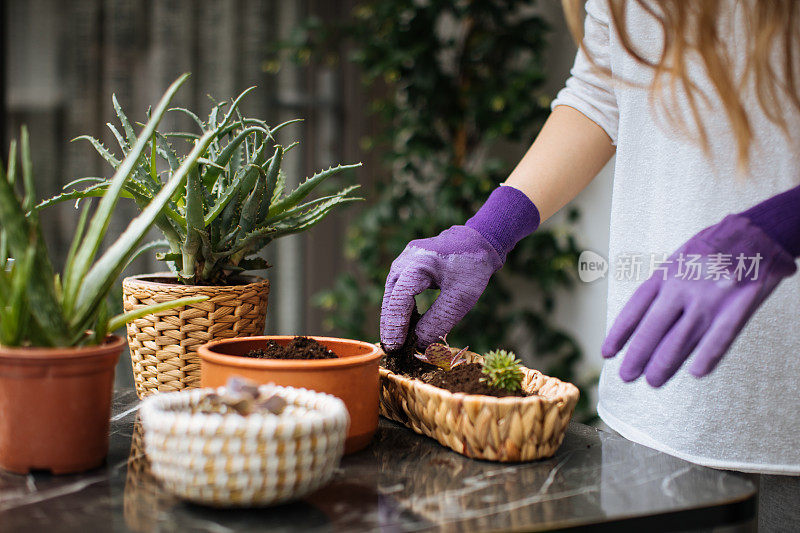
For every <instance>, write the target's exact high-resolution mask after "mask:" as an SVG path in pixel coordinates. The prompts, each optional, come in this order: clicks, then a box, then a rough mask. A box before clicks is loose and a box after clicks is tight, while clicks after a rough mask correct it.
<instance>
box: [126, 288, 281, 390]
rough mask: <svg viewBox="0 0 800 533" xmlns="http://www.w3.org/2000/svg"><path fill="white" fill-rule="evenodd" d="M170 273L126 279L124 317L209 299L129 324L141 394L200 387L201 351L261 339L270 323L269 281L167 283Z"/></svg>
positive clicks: (129, 336) (129, 344)
mask: <svg viewBox="0 0 800 533" xmlns="http://www.w3.org/2000/svg"><path fill="white" fill-rule="evenodd" d="M167 279H175V276H174V275H172V274H169V273H158V274H148V275H143V276H132V277H129V278H125V280H123V282H122V297H123V304H124V308H125V311H126V312H128V311H132V310H134V309H137V308H139V307H142V306H145V305H149V304H154V303H161V302H166V301H171V300H175V299H177V298H184V297H188V296H208V297H209V299H208V300H206V301H204V302H200V303H197V304H192V305H188V306H184V307H178V308H175V309H170V310H168V311H162V312H160V313H156V314H152V315H147V316H144V317H142V318H139V319H137V320H134V321H132V322H129V323H128V326H127V328H128V346H129V348H130V352H131V364H132V366H133V380H134V383H135V385H136V394H137V395H138V396H139V398H140V399H141V398H144V397H146V396H148V395H150V394H153V393H156V392H174V391H180V390H183V389H191V388H196V387H199V386H200V359H199V357H198V356H197V349H198V348H199V347H200V346H201V345H203V344H205V343H207V342H210V341H215V340H220V339H230V338H233V337H248V336H251V335H261V334H262V333H263V332H264V322H265V320H266V318H267V299H268V296H269V281H268V280H265V279H257V278H246V279H247V280H250V279H252V280H253V281H252V282H251V283H245V284H241V285H224V286H205V285H182V284H179V283H167V282H165V281H164V280H167Z"/></svg>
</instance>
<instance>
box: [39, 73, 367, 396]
mask: <svg viewBox="0 0 800 533" xmlns="http://www.w3.org/2000/svg"><path fill="white" fill-rule="evenodd" d="M253 89H254V88H253V87H251V88H249V89H247V90H246V91H244V92H243V93H241V94H240V95H239V96H237V97H236V98H235V99H232V100H231V101H229V102H217V103H214V104H213V105H212V107H211V111H210V112H209V114H208V118H207V119H206V120H202V119H200V118H199V117H198V115H196V114H195V113H194V112H192V111H190V110H188V109H184V108H176V109H174V111H175V112H180V113H183V114H185V115H188V116H189V117H190V118H191V120H192V122H193V123H194V124H195V125H196V126H197V129H198V130H199V132H198V133H187V132H164V133H160V132H154V133H153V134H152V136H151V138H150V140H149V144H148V149H147V150H145V151H144V152H143V154H142V155H141V157H139V158H138V159H137V165H136V168H135V169H134V172H133V173H132V175H131V179H130V180H128V182H126V184H125V191H124V194H123V196H126V197H128V198H130V199H132V200H133V201H134V202H135V203H136V205H137V206H139V207H140V208H141V207H143V206H144V205H146V204H147V203H148V202H149V201H151V199H152V198H153V197H155V196H156V195H158V194H161V192H162V191H163V190H164V187H165V183H169V180H167V181H166V182H165V181H163V180H162V179H161V177H160V174H159V172H158V167H159V165H163V166H165V167H166V171H165V173H166V174H167V176H171V175H173V174H174V173H175V172H177V171H178V169H180V168H181V166H182V165H183V162H184V161H185V158H186V157H187V156H186V155H182V154H181V153H180V149H179V147H178V143H179V142H181V141H183V140H188V141H189V142H197V140H198V139H200V138H206V137H208V139H209V142H208V143H207V146H206V147H205V148H204V150H203V151H202V153H201V154H200V157H199V159H198V163H199V164H198V165H197V166H196V167H194V168H193V170H192V172H190V173H189V175H188V177H187V181H186V185H185V186H183V187H180V188H178V189H175V190H174V192H172V194H171V195H170V198H169V201H168V202H167V203H166V205H165V207H164V210H163V211H162V213H161V214H160V215H159V216H158V217H157V218H156V221H155V224H156V226H157V227H158V228H159V229H160V230H161V232H162V233H163V235H164V238H165V241H166V244H167V246H168V247H169V251H168V252H167V253H162V254H159V255H158V256H157V257H158V258H159V259H160V260H163V261H165V262H166V263H167V264H168V265H169V267H170V270H171V273H168V274H155V275H149V276H136V277H132V278H127V279H126V280H125V281H124V282H123V292H124V305H125V309H126V310H134V309H137V308H138V307H139V306H141V305H146V304H150V303H153V302H160V301H166V300H170V299H174V298H175V297H177V296H189V295H206V296H208V297H209V300H208V301H207V302H205V303H204V304H203V305H202V306H199V307H196V308H193V310H192V311H191V312H187V313H183V312H180V311H175V312H173V313H172V314H166V315H164V314H162V315H159V316H155V315H147V316H146V317H143V318H141V319H139V320H136V321H133V322H132V323H130V324H129V325H128V342H129V345H130V348H131V359H132V362H133V373H134V380H135V383H136V390H137V394H138V395H139V397H140V398H143V397H144V396H146V395H148V394H150V393H152V392H158V391H173V390H181V389H184V388H190V387H194V386H197V385H199V379H200V364H199V359H198V357H197V348H198V347H199V346H200V345H202V344H204V343H206V342H209V341H213V340H217V339H223V338H232V337H242V336H250V335H260V334H262V333H263V330H264V322H265V319H266V312H267V297H268V294H269V282H268V280H266V279H260V278H254V277H251V276H247V275H246V274H245V273H246V272H247V271H250V270H261V269H265V268H267V267H268V266H269V265H268V264H267V263H266V261H264V260H263V259H262V258H261V257H259V256H258V255H257V254H259V253H260V252H261V251H262V250H263V249H264V247H266V246H267V245H268V244H269V243H270V242H272V241H273V240H275V239H277V238H280V237H283V236H285V235H290V234H293V233H298V232H301V231H304V230H306V229H308V228H310V227H312V226H313V225H315V224H316V223H318V222H319V221H320V220H322V219H323V218H324V217H325V216H326V215H327V214H328V213H329V212H330V211H331V210H332V209H333V208H334V207H336V206H338V205H342V204H346V203H348V202H352V201H355V200H359V199H360V198H355V197H352V196H351V193H352V192H353V191H355V190H356V189H357V188H358V186H357V185H354V186H350V187H346V188H344V189H342V190H340V191H338V192H337V193H335V194H332V195H329V196H322V197H319V198H315V199H313V200H307V198H308V196H309V195H310V194H311V192H312V191H314V189H315V188H317V187H318V186H319V185H320V184H322V183H323V182H324V181H325V180H327V179H328V178H330V177H331V176H334V175H336V174H339V173H341V172H343V171H346V170H349V169H353V168H356V167H358V166H360V163H359V164H355V165H339V166H335V167H331V168H328V169H327V170H323V171H320V172H318V173H316V174H314V175H313V176H311V177H310V178H308V179H306V180H305V181H303V182H302V183H301V184H300V185H299V186H298V187H297V188H295V189H294V190H291V191H287V190H286V187H285V184H286V175H285V173H284V172H283V171H282V170H281V162H282V160H283V155H284V153H285V152H287V151H288V150H290V149H291V148H292V147H293V146H294V144H292V145H288V146H283V145H281V144H279V143H278V142H277V141H276V139H275V134H276V133H277V132H278V131H279V130H281V129H282V128H283V127H285V126H286V125H288V124H291V123H292V122H296V121H289V122H286V123H283V124H280V125H278V126H275V127H274V128H270V127H269V126H268V125H267V124H266V123H265V122H264V121H263V120H260V119H253V118H248V117H244V116H242V114H241V112H240V110H239V104H240V102H241V101H242V99H243V98H244V97H245V96H246V95H247V94H248V93H250V92H251V91H252V90H253ZM114 109H115V111H116V114H117V117H118V118H119V121H120V125H121V130H122V131H121V132H120V130H118V129H117V128H116V127H114V126H113V125H109V127H110V128H111V130H112V132H113V134H114V136H115V138H116V139H117V141H118V144H119V147H120V150H121V152H122V154H123V155H125V156H127V155H128V154H129V153H130V151H131V147H132V144H131V139H133V138H135V136H136V134H135V130H134V125H133V124H132V123H131V121H130V120H129V119H128V117H127V116H126V114H125V113H124V112H123V110H122V108H121V106H120V105H119V104H118V102H117V101H116V99H114ZM80 138H82V139H86V140H88V141H89V142H90V143H91V144H92V145H93V146H94V148H95V149H96V150H97V151H98V153H99V154H100V155H101V156H102V157H103V158H104V159H105V160H106V161H108V162H109V163H110V164H111V165H112V166H113V167H114V168H115V169H116V168H119V165H120V162H119V159H118V158H117V157H116V156H115V155H114V154H113V153H112V152H111V151H110V150H108V149H107V148H105V147H104V146H103V145H102V144H101V143H100V142H99V141H98V140H97V139H94V138H92V137H88V136H83V137H80ZM108 187H109V180H108V179H106V178H84V179H81V180H76V181H75V182H72V183H70V184H68V185H67V186H66V187H65V190H64V192H63V193H62V194H61V195H59V196H57V197H55V198H52V199H51V200H49V201H47V202H45V203H44V204H43V205H49V204H51V203H54V202H59V201H64V200H74V199H82V198H86V197H91V196H95V195H99V194H103V193H104V191H105V190H107V189H108Z"/></svg>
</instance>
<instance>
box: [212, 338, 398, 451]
mask: <svg viewBox="0 0 800 533" xmlns="http://www.w3.org/2000/svg"><path fill="white" fill-rule="evenodd" d="M199 354H200V359H201V367H202V386H203V387H218V386H221V385H224V384H225V383H226V381H227V380H228V379H230V378H231V377H232V376H242V377H245V378H248V379H251V380H253V381H255V382H257V383H275V384H277V385H282V386H289V387H303V388H306V389H312V390H315V391H319V392H325V393H328V394H332V395H334V396H336V397H338V398H340V399H341V400H342V401H343V402H344V404H345V406H346V407H347V410H348V412H349V413H350V428H349V429H348V432H347V440H346V442H345V453H353V452H355V451H358V450H360V449H362V448H364V447H365V446H366V445H367V444H369V442H370V441H371V440H372V437H373V435H374V434H375V431H376V430H377V429H378V361H379V359H380V358H381V357H382V356H383V351H381V349H380V348H379V347H378V346H376V345H374V344H370V343H368V342H362V341H356V340H348V339H335V338H331V337H293V336H291V335H269V336H259V337H245V338H238V339H224V340H220V341H217V342H212V343H209V344H206V345H203V346H201V347H200V352H199Z"/></svg>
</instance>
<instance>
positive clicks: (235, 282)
mask: <svg viewBox="0 0 800 533" xmlns="http://www.w3.org/2000/svg"><path fill="white" fill-rule="evenodd" d="M142 281H151V282H153V283H166V284H167V285H183V284H182V283H180V282H178V280H177V279H175V278H170V277H167V276H148V277H146V278H143V279H142ZM254 281H255V279H247V278H239V277H231V278H227V279H226V280H225V283H223V285H232V286H239V285H247V284H249V283H253V282H254ZM218 285H219V284H218V283H208V282H203V281H200V282H198V283H197V284H196V286H201V287H212V286H218ZM186 286H187V287H189V286H191V285H186Z"/></svg>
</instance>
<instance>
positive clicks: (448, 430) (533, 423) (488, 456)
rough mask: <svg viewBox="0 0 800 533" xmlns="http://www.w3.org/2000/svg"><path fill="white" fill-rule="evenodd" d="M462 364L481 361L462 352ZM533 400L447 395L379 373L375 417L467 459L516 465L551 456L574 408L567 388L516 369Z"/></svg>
mask: <svg viewBox="0 0 800 533" xmlns="http://www.w3.org/2000/svg"><path fill="white" fill-rule="evenodd" d="M466 359H467V362H471V363H482V362H483V357H481V356H480V355H478V354H476V353H473V352H466ZM522 371H523V372H524V374H525V377H524V379H523V381H522V388H523V389H524V390H525V391H527V392H529V393H535V394H536V396H527V397H515V396H510V397H506V398H495V397H493V396H484V395H479V394H464V393H452V392H450V391H447V390H444V389H440V388H438V387H434V386H433V385H429V384H427V383H423V382H422V381H420V380H417V379H410V378H407V377H404V376H401V375H398V374H395V373H394V372H390V371H389V370H386V369H385V368H383V367H381V369H380V375H381V390H380V397H381V403H380V409H381V415H383V416H385V417H386V418H389V419H391V420H394V421H396V422H400V423H401V424H404V425H405V426H407V427H409V428H411V429H413V430H414V431H416V432H417V433H420V434H422V435H427V436H428V437H431V438H433V439H436V440H437V441H438V442H439V443H440V444H442V445H443V446H447V447H448V448H450V449H451V450H453V451H455V452H458V453H460V454H462V455H465V456H467V457H470V458H473V459H485V460H489V461H501V462H519V461H533V460H536V459H543V458H546V457H550V456H552V455H553V454H554V453H556V450H557V449H558V447H559V446H560V445H561V441H562V440H564V433H565V432H566V429H567V425H568V424H569V420H570V418H571V417H572V413H573V412H574V410H575V405H576V404H577V403H578V397H579V394H580V393H579V392H578V388H577V387H576V386H575V385H573V384H572V383H568V382H564V381H561V380H559V379H556V378H553V377H549V376H545V375H544V374H542V373H541V372H538V371H536V370H531V369H530V368H526V367H522Z"/></svg>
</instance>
